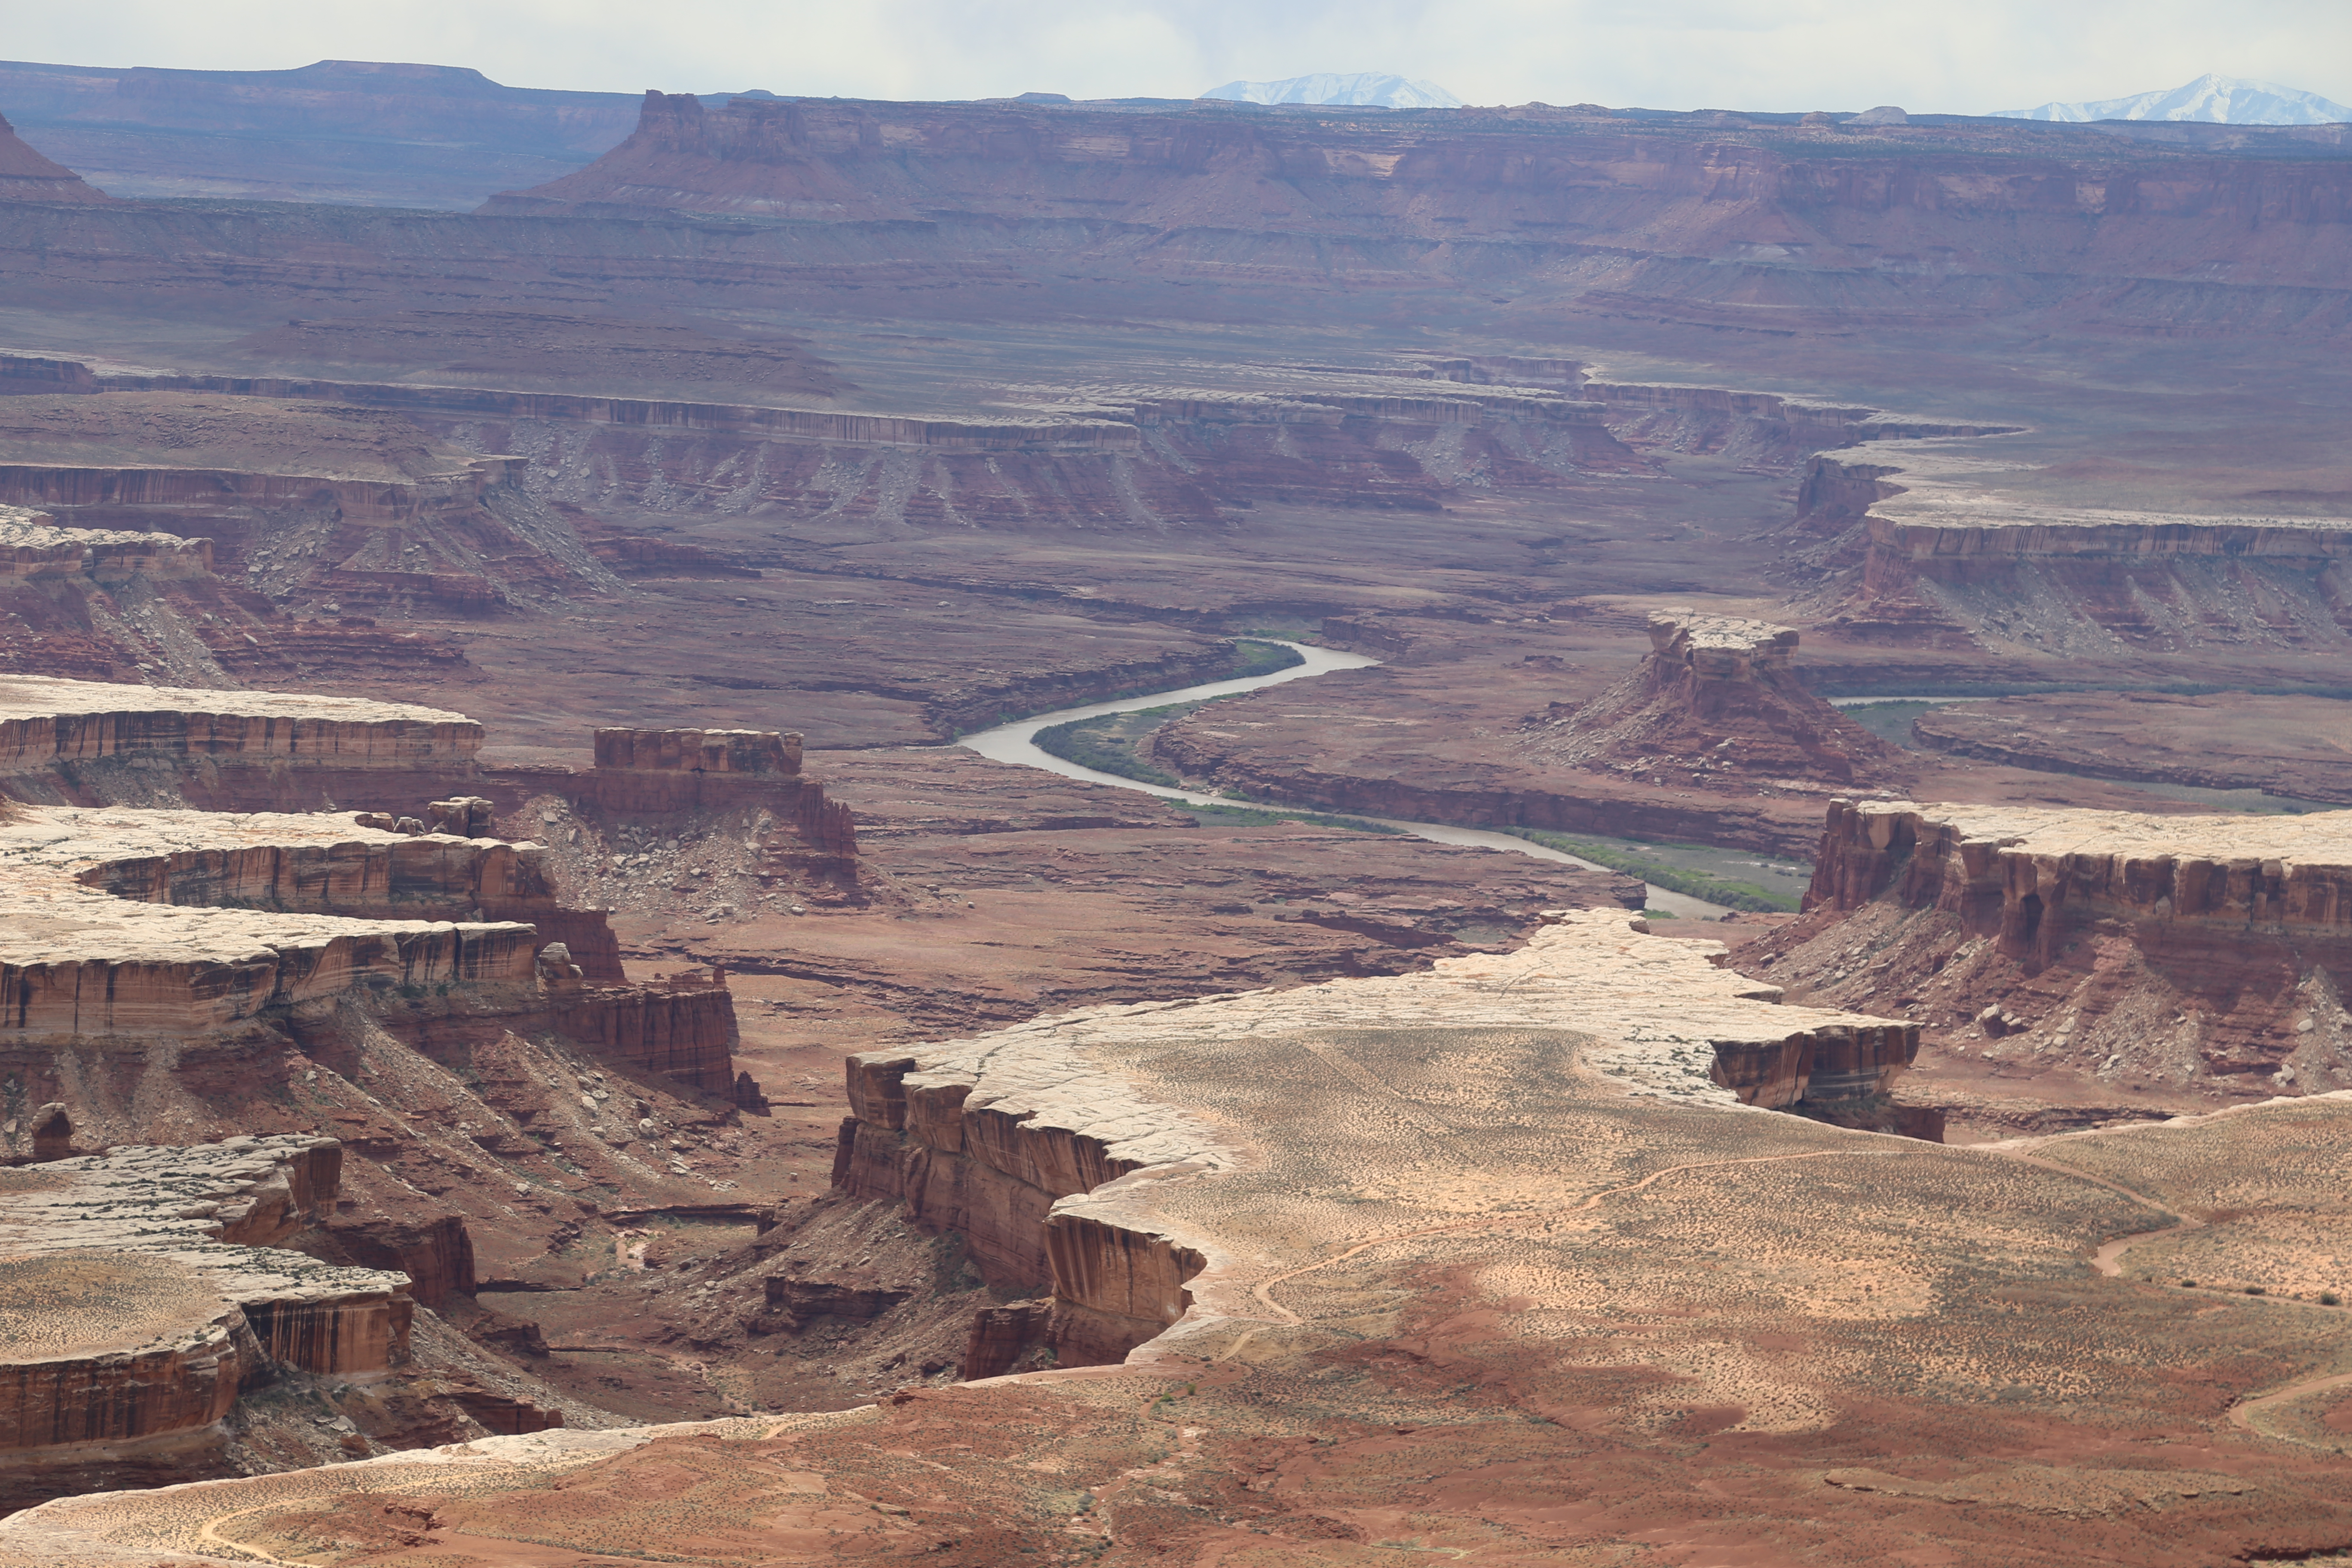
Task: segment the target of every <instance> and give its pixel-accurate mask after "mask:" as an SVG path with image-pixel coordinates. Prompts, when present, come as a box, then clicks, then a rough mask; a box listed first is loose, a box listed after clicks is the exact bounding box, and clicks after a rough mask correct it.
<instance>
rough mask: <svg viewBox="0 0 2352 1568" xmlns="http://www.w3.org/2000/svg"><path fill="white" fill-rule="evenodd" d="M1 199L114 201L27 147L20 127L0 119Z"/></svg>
mask: <svg viewBox="0 0 2352 1568" xmlns="http://www.w3.org/2000/svg"><path fill="white" fill-rule="evenodd" d="M0 200H7V201H32V202H105V201H111V200H113V198H112V197H111V196H109V195H107V194H106V193H105V192H104V191H100V190H94V189H92V188H91V187H90V185H89V184H88V183H87V182H85V181H84V180H83V179H82V177H81V176H80V175H79V174H75V173H74V172H73V171H72V170H71V169H68V168H67V167H66V166H65V165H64V164H62V163H53V162H52V161H50V160H49V159H47V158H45V157H43V156H42V155H41V154H40V153H37V152H35V151H34V150H33V149H32V148H30V147H28V146H26V144H25V140H24V138H23V137H21V136H19V135H17V134H16V127H15V126H13V125H11V124H9V123H8V121H5V120H0Z"/></svg>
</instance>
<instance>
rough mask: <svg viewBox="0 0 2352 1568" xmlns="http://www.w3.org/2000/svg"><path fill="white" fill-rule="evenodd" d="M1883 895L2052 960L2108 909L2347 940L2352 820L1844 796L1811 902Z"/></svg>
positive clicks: (2014, 951)
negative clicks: (1954, 917) (2065, 938)
mask: <svg viewBox="0 0 2352 1568" xmlns="http://www.w3.org/2000/svg"><path fill="white" fill-rule="evenodd" d="M1881 896H1887V897H1891V898H1893V899H1894V900H1896V901H1897V902H1899V903H1902V904H1904V905H1906V906H1907V907H1911V908H1918V909H1924V908H1931V907H1932V908H1935V909H1939V910H1948V911H1949V912H1952V913H1955V914H1958V915H1959V916H1960V917H1962V919H1964V920H1965V921H1967V922H1968V923H1969V926H1970V928H1971V929H1973V930H1977V931H1981V932H1985V933H1990V932H1992V931H1999V932H2000V938H2001V943H2002V947H2003V949H2004V951H2007V952H2010V954H2011V956H2012V957H2019V958H2025V959H2029V960H2032V959H2036V958H2038V959H2040V960H2042V961H2045V962H2046V960H2047V959H2048V957H2049V955H2050V952H2051V950H2052V947H2053V943H2054V942H2056V941H2057V940H2058V937H2059V935H2060V933H2061V932H2062V931H2064V930H2066V929H2068V928H2070V927H2072V926H2075V925H2078V924H2079V923H2080V922H2081V921H2084V920H2088V919H2094V918H2098V917H2100V916H2111V917H2116V918H2122V919H2126V920H2129V921H2156V922H2163V923H2168V924H2170V923H2183V922H2196V923H2200V924H2203V925H2205V926H2208V927H2213V928H2219V927H2228V928H2234V929H2238V930H2242V931H2252V932H2255V933H2257V934H2260V933H2264V932H2268V933H2273V934H2279V935H2296V936H2302V937H2315V938H2322V939H2331V940H2341V939H2347V938H2352V821H2347V820H2346V819H2345V818H2344V817H2343V816H2339V815H2338V814H2336V813H2332V812H2321V813H2315V814H2314V815H2311V816H2141V815H2138V814H2137V813H2132V812H2117V811H2079V810H2068V809H2064V808H2048V809H2032V808H2021V807H2012V806H1966V805H1919V804H1917V803H1916V802H1912V801H1883V802H1882V801H1866V802H1863V803H1861V804H1858V805H1857V804H1854V803H1852V802H1847V801H1837V802H1832V805H1831V806H1830V812H1829V823H1828V826H1827V829H1826V831H1825V832H1824V834H1823V836H1822V852H1821V854H1820V857H1819V858H1818V860H1817V863H1816V866H1815V869H1814V873H1813V885H1812V888H1811V890H1810V891H1809V892H1808V893H1807V894H1806V896H1805V898H1806V907H1807V908H1808V909H1818V908H1822V907H1824V906H1826V907H1830V908H1834V909H1840V910H1852V909H1858V908H1860V907H1861V906H1862V905H1864V904H1865V903H1868V902H1870V901H1871V900H1874V899H1875V898H1879V897H1881Z"/></svg>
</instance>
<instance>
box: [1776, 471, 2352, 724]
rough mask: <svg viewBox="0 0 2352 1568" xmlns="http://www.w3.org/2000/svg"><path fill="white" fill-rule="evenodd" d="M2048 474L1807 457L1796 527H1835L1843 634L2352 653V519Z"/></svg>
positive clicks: (1918, 640)
mask: <svg viewBox="0 0 2352 1568" xmlns="http://www.w3.org/2000/svg"><path fill="white" fill-rule="evenodd" d="M2048 482H2050V481H2045V480H2044V479H2042V476H2039V475H2037V474H2034V473H2032V472H2027V473H2024V474H2014V473H2009V472H2005V471H2003V470H2001V469H2000V468H1999V467H1998V466H1997V465H1988V464H1985V463H1983V462H1981V461H1979V460H1978V459H1975V458H1963V457H1962V456H1960V455H1958V454H1957V453H1955V452H1952V451H1949V450H1945V449H1941V448H1938V447H1934V446H1925V447H1921V446H1902V447H1895V448H1894V449H1893V450H1892V451H1891V452H1889V453H1888V454H1886V457H1885V458H1883V459H1882V458H1878V457H1877V455H1875V454H1874V458H1873V459H1871V460H1862V459H1855V458H1846V457H1843V456H1841V455H1839V454H1836V453H1823V454H1821V455H1819V456H1816V457H1814V458H1812V459H1811V462H1810V464H1809V466H1808V469H1807V472H1806V474H1805V477H1804V479H1803V481H1802V483H1801V487H1800V490H1799V498H1798V513H1797V520H1796V525H1797V528H1798V529H1799V531H1802V532H1811V533H1813V534H1827V535H1832V536H1834V537H1836V538H1837V539H1838V544H1837V545H1836V547H1835V548H1834V550H1833V551H1832V552H1831V559H1832V561H1833V562H1834V563H1839V564H1841V565H1842V566H1843V573H1842V574H1841V576H1840V577H1839V578H1838V579H1837V584H1838V585H1837V587H1836V589H1835V593H1837V594H1842V595H1844V596H1843V599H1841V600H1839V601H1838V602H1837V603H1836V604H1835V605H1833V606H1832V605H1829V604H1827V603H1825V604H1824V605H1823V608H1824V609H1832V608H1833V610H1834V616H1835V623H1836V625H1837V628H1838V635H1839V636H1841V637H1844V638H1845V639H1847V640H1850V641H1863V642H1893V643H1911V644H1918V645H1922V646H1954V647H1960V646H1968V645H1969V644H1973V645H1975V646H1977V647H1980V648H1983V649H1986V650H1989V651H1992V652H2000V653H2011V654H2017V655H2024V656H2032V655H2035V654H2041V655H2056V656H2062V657H2066V658H2074V659H2084V658H2116V657H2118V656H2125V655H2133V656H2147V655H2150V654H2168V653H2187V652H2195V651H2206V650H2210V651H2214V652H2225V653H2229V654H2233V655H2242V654H2243V653H2245V652H2248V651H2253V650H2262V649H2275V650H2282V651H2285V650H2294V651H2305V652H2312V651H2317V650H2319V649H2321V648H2327V647H2334V648H2338V649H2341V648H2347V647H2352V595H2347V593H2346V590H2345V586H2344V576H2345V572H2346V570H2347V568H2346V566H2345V563H2346V562H2347V561H2352V518H2347V517H2341V516H2336V517H2329V516H2286V515H2274V516H2263V515H2260V514H2235V515H2232V514H2222V513H2200V512H2193V511H2179V512H2162V511H2153V510H2132V509H2129V508H2126V507H2119V506H2118V507H2109V506H2104V505H2096V504H2080V503H2074V502H2070V501H2068V500H2064V499H2062V498H2063V486H2062V487H2061V488H2060V489H2057V490H2054V491H2053V490H2045V489H2044V488H2043V486H2044V485H2045V484H2046V483H2048ZM1857 557H1858V558H1859V565H1858V568H1857V567H1855V566H1853V565H1852V564H1850V563H1853V562H1854V561H1855V559H1856V558H1857ZM2204 678H2205V679H2210V672H2208V673H2206V674H2205V676H2204Z"/></svg>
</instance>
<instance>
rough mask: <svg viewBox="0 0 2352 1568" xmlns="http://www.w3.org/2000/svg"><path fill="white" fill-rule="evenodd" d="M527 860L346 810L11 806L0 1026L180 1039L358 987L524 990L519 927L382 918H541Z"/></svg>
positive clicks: (526, 954) (530, 955) (521, 850)
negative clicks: (510, 905)
mask: <svg viewBox="0 0 2352 1568" xmlns="http://www.w3.org/2000/svg"><path fill="white" fill-rule="evenodd" d="M538 853H539V849H538V847H537V846H531V845H526V846H514V845H509V844H505V843H501V842H499V841H496V840H488V839H461V838H455V837H445V836H426V837H422V838H419V837H410V836H408V835H404V834H398V833H388V832H383V831H380V830H377V829H373V828H364V827H360V826H355V825H353V823H352V818H351V816H349V815H341V816H338V815H331V814H330V815H323V816H289V815H278V814H257V815H254V816H228V815H222V814H215V813H210V812H194V811H137V810H130V809H119V808H110V809H79V808H71V807H30V808H26V809H24V810H22V811H20V812H19V813H18V814H17V816H16V819H15V820H13V821H10V822H7V823H5V824H0V1030H22V1031H28V1032H32V1033H58V1034H76V1035H87V1034H113V1033H151V1032H152V1033H164V1034H174V1035H187V1034H191V1033H194V1032H201V1031H202V1030H204V1029H205V1028H207V1027H219V1026H226V1025H229V1024H232V1023H235V1022H236V1021H237V1020H239V1019H243V1018H247V1017H251V1016H255V1015H256V1014H257V1013H259V1012H261V1011H262V1010H263V1009H265V1008H268V1007H271V1006H277V1005H291V1004H295V1003H299V1002H303V1001H309V1000H315V999H322V998H327V997H331V996H333V995H336V994H341V993H343V992H346V991H348V990H350V989H351V988H352V987H353V986H355V985H361V984H369V983H371V982H373V981H380V982H382V983H383V984H386V985H398V986H410V987H415V986H436V985H450V984H468V985H501V986H509V987H529V986H531V985H533V984H535V983H536V982H535V973H534V968H533V963H534V959H535V956H536V947H537V943H536V940H535V931H534V928H533V927H532V926H530V925H529V924H525V923H521V922H519V921H452V920H448V919H446V918H443V919H437V920H436V919H399V918H396V917H397V915H398V913H399V912H400V908H401V905H402V903H403V901H404V900H406V901H408V902H409V903H410V904H411V905H412V907H417V908H419V910H420V912H423V913H441V912H443V910H444V909H446V905H447V904H448V903H449V902H451V901H452V900H465V901H467V902H469V903H476V904H478V903H491V904H494V905H495V904H497V903H499V902H500V901H502V897H503V898H505V899H513V900H517V901H523V902H528V903H529V904H530V905H532V906H533V907H535V906H536V905H537V904H538V903H541V902H544V903H546V904H547V905H548V907H550V908H552V900H551V898H548V899H544V900H541V899H539V898H537V897H530V898H528V899H526V898H525V897H524V895H526V894H528V893H530V891H531V889H534V888H535V887H536V886H537V884H538V883H539V882H540V881H541V880H543V879H538V878H537V877H536V876H535V874H534V872H535V868H534V865H533V860H534V858H535V857H536V856H537V855H538ZM110 884H115V885H119V886H121V889H122V890H124V891H130V892H133V893H136V894H141V895H143V896H145V897H148V898H173V897H175V896H177V897H185V898H188V899H190V900H191V903H188V904H183V903H179V902H144V901H139V900H138V899H137V898H126V897H120V896H117V894H116V891H115V888H114V886H110ZM204 897H218V898H222V899H224V900H248V901H251V902H255V903H258V904H261V905H263V906H264V907H259V908H233V907H229V908H208V907H203V906H202V905H198V904H194V902H193V900H195V899H199V898H204ZM339 904H340V905H341V907H343V908H346V909H351V910H352V913H351V914H337V913H331V912H326V911H328V910H333V909H335V908H337V907H338V905H339ZM436 906H437V907H436ZM362 914H364V915H367V916H374V917H376V918H360V917H361V916H362ZM386 916H392V917H394V918H383V917H386Z"/></svg>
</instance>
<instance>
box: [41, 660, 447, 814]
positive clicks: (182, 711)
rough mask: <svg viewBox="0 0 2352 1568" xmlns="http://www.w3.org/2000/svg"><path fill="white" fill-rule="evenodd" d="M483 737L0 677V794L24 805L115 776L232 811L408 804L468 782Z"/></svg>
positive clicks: (325, 711) (248, 701) (357, 716)
mask: <svg viewBox="0 0 2352 1568" xmlns="http://www.w3.org/2000/svg"><path fill="white" fill-rule="evenodd" d="M481 741H482V727H481V726H480V725H479V724H477V723H475V722H474V721H472V720H470V719H468V718H467V717H466V716H465V715H463V714H461V713H451V712H445V711H443V710H438V709H432V708H418V707H411V706H408V705H406V704H402V703H392V702H371V701H367V700H362V699H357V698H343V697H314V696H298V695H293V694H289V693H283V692H271V691H220V690H184V689H174V688H170V687H131V686H117V685H113V684H110V683H107V682H100V681H82V680H60V679H50V678H48V677H44V676H9V677H5V678H0V791H5V792H6V793H7V794H10V795H14V796H16V798H17V799H20V800H31V801H51V802H65V801H72V800H77V799H81V800H87V799H89V798H90V793H91V791H90V784H91V783H92V782H94V781H95V780H96V779H97V778H98V777H99V776H100V774H103V773H105V772H106V771H107V770H109V769H113V768H130V769H134V770H135V769H144V770H147V771H149V772H150V773H154V772H159V771H160V772H162V773H168V774H172V775H175V776H174V777H173V779H172V784H173V790H174V793H176V794H177V795H180V796H181V798H183V799H185V800H187V801H190V802H192V803H194V804H198V805H206V806H211V807H215V808H218V809H225V810H245V811H253V810H268V809H272V808H278V809H283V808H285V807H287V806H293V805H301V806H310V805H320V804H323V803H324V802H327V801H331V800H336V799H341V800H342V801H345V802H350V803H352V804H365V803H367V802H368V801H369V800H370V799H371V797H390V798H393V799H405V798H407V797H408V796H409V795H410V794H411V792H412V791H414V790H415V788H416V785H417V784H418V783H419V782H424V783H425V784H428V786H429V784H431V783H432V782H434V781H436V779H439V778H452V779H454V778H461V777H464V776H466V775H467V772H468V770H469V768H470V764H471V763H472V759H473V754H474V752H475V750H476V749H477V748H478V746H480V744H481ZM100 798H108V797H107V796H105V795H100Z"/></svg>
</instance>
